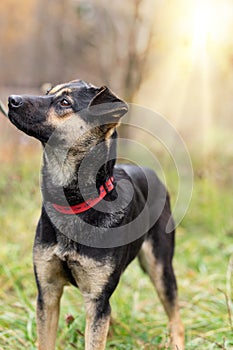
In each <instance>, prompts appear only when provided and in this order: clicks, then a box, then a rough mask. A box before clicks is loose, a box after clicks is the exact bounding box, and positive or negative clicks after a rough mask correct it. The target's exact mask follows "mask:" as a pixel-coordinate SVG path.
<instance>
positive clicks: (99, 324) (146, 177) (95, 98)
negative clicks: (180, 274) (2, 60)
mask: <svg viewBox="0 0 233 350" xmlns="http://www.w3.org/2000/svg"><path fill="white" fill-rule="evenodd" d="M8 107H9V113H8V117H9V120H10V121H11V122H12V123H13V124H14V125H15V126H16V127H17V128H18V129H20V130H21V131H23V132H24V133H26V134H27V135H29V136H32V137H35V138H36V139H38V140H39V141H40V142H41V144H42V146H43V150H44V152H43V166H42V180H41V181H42V183H41V187H42V197H43V204H42V210H41V217H40V219H39V223H38V226H37V229H36V236H35V242H34V248H33V262H34V273H35V280H36V284H37V289H38V298H37V334H38V349H39V350H54V349H55V343H56V332H57V326H58V318H59V304H60V298H61V296H62V292H63V288H64V286H65V285H69V284H72V285H74V286H76V287H78V288H79V290H80V291H81V294H82V295H83V298H84V302H85V307H86V327H85V350H104V349H105V346H106V339H107V334H108V328H109V322H110V314H111V307H110V303H109V300H110V297H111V295H112V293H113V292H114V290H115V289H116V287H117V285H118V282H119V280H120V277H121V275H122V273H123V272H124V270H125V269H126V267H127V266H128V265H129V263H130V262H131V261H132V260H133V259H134V258H135V257H138V259H139V262H140V265H141V267H142V268H143V270H144V271H145V272H146V273H148V275H149V277H150V279H151V281H152V283H153V285H154V286H155V289H156V291H157V293H158V296H159V298H160V300H161V302H162V304H163V306H164V309H165V312H166V314H167V316H168V319H169V325H170V334H171V336H170V338H171V348H172V349H176V350H183V349H184V327H183V325H182V322H181V318H180V314H179V306H178V294H177V284H176V278H175V274H174V271H173V266H172V258H173V254H174V245H175V229H174V224H173V221H172V216H171V210H170V204H169V195H168V193H167V190H166V188H165V187H164V185H163V184H162V183H161V182H160V180H159V179H158V177H157V175H156V174H155V172H154V171H153V170H150V169H147V168H143V167H139V166H136V165H131V164H115V163H116V159H117V155H116V144H117V126H118V125H119V123H120V120H121V118H122V117H123V115H124V114H125V113H127V111H128V106H127V104H126V103H125V102H124V101H123V100H121V99H120V98H119V97H117V96H116V95H115V94H114V93H113V92H112V91H111V90H110V89H109V88H108V87H106V86H103V87H100V88H98V87H96V86H94V85H92V84H90V83H86V82H84V81H82V80H75V81H71V82H68V83H65V84H60V85H57V86H55V87H52V88H51V89H50V90H49V91H48V92H47V93H46V94H45V95H43V96H29V95H23V96H19V95H11V96H10V97H9V100H8ZM169 222H170V230H168V226H169ZM167 231H170V232H167Z"/></svg>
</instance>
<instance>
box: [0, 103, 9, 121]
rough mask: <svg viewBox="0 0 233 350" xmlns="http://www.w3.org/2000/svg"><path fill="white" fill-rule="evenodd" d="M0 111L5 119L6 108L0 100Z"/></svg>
mask: <svg viewBox="0 0 233 350" xmlns="http://www.w3.org/2000/svg"><path fill="white" fill-rule="evenodd" d="M0 111H1V112H2V114H4V115H5V116H6V117H7V115H8V113H7V108H6V106H5V105H4V103H3V102H2V101H1V100H0Z"/></svg>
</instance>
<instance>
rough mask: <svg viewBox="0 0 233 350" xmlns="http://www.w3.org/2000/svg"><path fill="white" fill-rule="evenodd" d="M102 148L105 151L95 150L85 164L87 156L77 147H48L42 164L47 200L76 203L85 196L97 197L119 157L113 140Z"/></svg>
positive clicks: (43, 184) (63, 203)
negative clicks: (78, 152)
mask: <svg viewBox="0 0 233 350" xmlns="http://www.w3.org/2000/svg"><path fill="white" fill-rule="evenodd" d="M115 137H116V136H114V138H115ZM102 148H103V152H102V153H101V154H98V153H97V154H96V155H95V154H94V155H93V157H92V159H91V160H90V159H89V161H88V162H85V166H83V165H82V160H83V156H81V155H80V154H77V152H75V150H73V149H70V150H69V151H68V152H67V151H66V150H64V149H59V148H56V149H52V148H47V147H46V149H45V152H44V156H43V167H42V195H43V199H44V201H50V202H53V203H57V204H62V205H67V202H68V203H69V205H75V204H78V203H81V202H83V201H84V199H90V198H95V197H96V195H97V193H98V189H99V188H100V186H101V185H103V184H104V183H105V182H106V181H107V180H108V179H109V178H111V177H112V176H113V169H114V165H115V159H116V150H115V145H114V144H113V146H112V147H111V144H110V143H109V140H107V141H106V145H104V147H101V149H102ZM99 164H101V167H100V168H99ZM96 169H97V170H96Z"/></svg>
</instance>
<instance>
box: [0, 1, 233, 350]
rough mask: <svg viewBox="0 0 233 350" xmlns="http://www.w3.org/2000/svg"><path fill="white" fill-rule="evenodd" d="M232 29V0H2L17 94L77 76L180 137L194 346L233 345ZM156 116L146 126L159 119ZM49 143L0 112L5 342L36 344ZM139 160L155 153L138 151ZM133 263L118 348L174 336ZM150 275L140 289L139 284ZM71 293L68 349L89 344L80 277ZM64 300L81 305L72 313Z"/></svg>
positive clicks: (4, 67)
mask: <svg viewBox="0 0 233 350" xmlns="http://www.w3.org/2000/svg"><path fill="white" fill-rule="evenodd" d="M232 33H233V0H128V1H123V0H122V1H111V2H110V1H108V0H20V1H18V0H1V1H0V99H1V100H2V101H3V102H4V103H5V104H7V97H8V96H9V95H10V94H28V93H29V94H41V93H42V90H43V87H44V86H45V85H44V84H45V83H51V84H52V85H55V84H57V83H60V82H66V81H69V80H73V79H76V78H80V79H83V80H87V81H89V82H91V83H93V84H95V85H99V86H101V85H104V84H106V85H108V86H109V87H110V88H111V89H112V90H113V91H114V92H116V93H117V94H118V95H119V96H121V97H122V98H124V99H125V100H126V101H127V102H133V103H136V104H138V105H140V106H142V107H143V108H144V110H146V109H152V110H155V111H157V112H159V113H160V114H161V115H164V116H165V117H166V118H167V120H168V121H169V122H171V123H172V125H173V126H174V127H175V128H176V130H177V131H178V132H179V133H180V135H181V136H182V137H183V139H184V141H185V143H186V145H187V148H188V150H189V152H190V154H191V158H192V162H193V168H194V190H193V196H192V201H191V205H190V208H189V210H188V213H187V215H186V217H185V218H184V220H183V221H182V222H181V224H180V226H179V228H178V234H177V248H176V249H177V250H176V257H175V269H176V272H177V276H178V281H179V287H180V295H181V312H182V318H183V321H184V323H185V325H186V342H187V350H194V349H201V350H202V349H203V350H207V349H210V350H213V349H225V350H228V349H229V350H230V349H232V348H233V304H232V300H233V278H232V274H233V257H232V253H233V243H232V238H233V216H232V208H233V186H232V185H233V181H232V178H233V176H232V175H233V35H232ZM143 108H142V111H143ZM139 118H142V120H144V119H143V115H141V116H139ZM132 122H133V120H132ZM151 123H152V124H151V125H146V127H147V128H149V129H150V127H151V129H152V130H155V128H154V125H153V118H152V119H151ZM121 132H123V133H124V135H126V136H127V132H128V131H127V130H124V129H123V130H122V131H121ZM125 133H126V134H125ZM132 136H133V138H135V139H136V140H139V141H143V142H142V143H143V144H144V145H145V146H147V147H148V148H149V149H150V151H151V152H152V153H154V154H155V155H156V156H158V159H159V161H160V162H161V164H162V167H163V170H164V172H165V174H166V180H167V182H168V185H169V190H170V192H171V194H172V201H173V202H174V198H175V197H176V194H177V192H178V191H179V186H178V185H177V184H178V180H177V173H176V169H175V166H174V164H172V165H171V163H172V162H170V161H169V162H168V163H167V160H166V157H165V156H164V152H165V153H166V152H167V150H166V145H165V147H164V146H163V145H162V146H161V145H158V143H157V144H155V143H153V142H151V138H150V137H148V135H142V134H140V130H137V129H134V130H133V135H132V132H131V135H130V137H132ZM156 136H158V137H159V135H156ZM172 147H173V149H170V150H171V151H173V150H176V147H177V145H176V144H175V143H174V144H173V145H172ZM161 149H162V151H161ZM40 157H41V148H40V145H39V143H38V142H36V141H35V140H33V139H31V138H29V137H27V136H26V135H24V134H23V133H21V132H19V131H18V130H16V128H14V127H13V126H12V125H11V124H10V123H9V121H8V120H7V119H6V118H4V117H3V116H2V115H1V112H0V164H1V174H0V206H1V211H0V239H1V250H0V285H1V286H2V287H1V290H0V350H2V349H4V350H6V349H17V350H18V349H19V350H20V349H31V350H34V349H35V339H36V331H35V298H36V289H35V283H34V280H33V273H32V263H31V248H32V241H33V234H32V232H33V231H34V230H35V226H36V222H37V218H38V216H39V208H40V202H41V198H40V194H39V181H38V178H39V169H40ZM164 159H165V160H164ZM180 160H181V163H182V159H180ZM138 162H139V163H143V164H144V163H146V159H143V157H140V154H138ZM178 176H179V174H178ZM173 204H174V203H173ZM25 213H27V214H25ZM25 215H26V216H25ZM25 219H26V220H25ZM130 269H131V270H130ZM130 269H129V272H127V273H126V275H125V276H126V277H123V282H122V285H121V286H120V288H119V291H118V292H117V293H116V296H115V295H114V297H113V311H114V314H115V315H116V317H118V319H119V320H120V321H119V322H118V323H115V324H113V326H112V327H113V330H112V331H113V332H111V334H110V342H109V349H110V348H111V349H116V350H119V349H127V350H135V349H140V350H141V349H146V350H152V349H157V348H158V349H160V348H161V349H165V348H166V349H167V348H168V347H167V345H166V344H167V332H166V318H164V317H165V316H164V317H163V310H162V309H161V307H160V304H159V302H158V301H157V302H156V305H154V303H155V301H154V298H152V295H153V294H152V289H151V288H152V287H150V286H149V285H147V280H146V277H145V275H143V274H142V272H141V271H140V270H139V269H138V267H137V266H136V265H135V263H134V264H133V267H130ZM131 284H132V285H131ZM140 289H142V290H143V293H140V296H139V294H138V292H133V294H132V290H134V291H136V290H140ZM67 293H68V294H66V296H65V299H64V300H65V301H64V308H63V311H62V315H61V325H60V329H59V346H60V347H58V349H64V348H66V349H67V350H69V349H73V348H82V347H83V336H82V332H83V329H84V318H83V317H84V316H82V312H83V311H84V310H83V309H82V308H83V304H82V302H81V299H80V298H79V299H78V298H77V294H75V291H74V294H72V293H73V292H67ZM143 298H144V299H143ZM77 307H78V308H77ZM79 309H81V311H82V312H81V313H80V312H79ZM154 309H155V310H157V312H151V310H154ZM67 313H68V314H72V315H75V321H74V323H73V324H72V326H70V325H67V323H66V316H65V315H66V314H67ZM76 315H77V316H76ZM129 325H130V327H129ZM155 325H156V326H155ZM71 339H72V340H71ZM77 342H78V345H75V344H77ZM126 344H127V346H126ZM161 344H162V345H161ZM1 346H2V347H1Z"/></svg>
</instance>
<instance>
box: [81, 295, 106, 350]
mask: <svg viewBox="0 0 233 350" xmlns="http://www.w3.org/2000/svg"><path fill="white" fill-rule="evenodd" d="M86 310H87V316H86V328H85V350H104V349H105V345H106V340H107V335H108V329H109V323H110V315H107V316H105V317H103V318H101V319H100V320H98V323H97V324H96V323H95V324H94V315H95V304H94V303H92V302H86Z"/></svg>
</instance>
